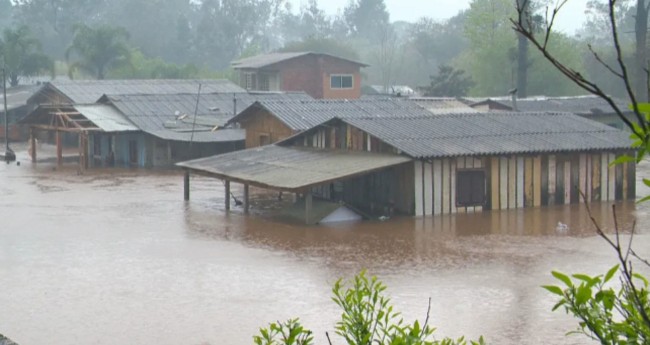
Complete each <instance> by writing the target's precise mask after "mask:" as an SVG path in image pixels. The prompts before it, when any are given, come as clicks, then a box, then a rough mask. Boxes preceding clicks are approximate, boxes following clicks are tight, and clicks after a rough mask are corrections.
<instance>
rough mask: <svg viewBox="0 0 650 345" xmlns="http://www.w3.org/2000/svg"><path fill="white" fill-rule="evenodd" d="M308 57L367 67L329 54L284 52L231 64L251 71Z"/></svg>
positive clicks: (252, 57) (236, 67)
mask: <svg viewBox="0 0 650 345" xmlns="http://www.w3.org/2000/svg"><path fill="white" fill-rule="evenodd" d="M308 55H320V56H327V57H330V58H334V59H338V60H343V61H347V62H349V63H353V64H356V65H359V66H361V67H367V66H368V65H366V64H364V63H361V62H358V61H354V60H350V59H346V58H342V57H339V56H334V55H330V54H324V53H315V52H285V53H270V54H262V55H256V56H251V57H247V58H244V59H239V60H236V61H233V62H232V64H231V65H232V67H233V68H234V69H245V68H251V69H256V68H264V67H268V66H271V65H275V64H277V63H280V62H283V61H288V60H291V59H295V58H297V57H302V56H308Z"/></svg>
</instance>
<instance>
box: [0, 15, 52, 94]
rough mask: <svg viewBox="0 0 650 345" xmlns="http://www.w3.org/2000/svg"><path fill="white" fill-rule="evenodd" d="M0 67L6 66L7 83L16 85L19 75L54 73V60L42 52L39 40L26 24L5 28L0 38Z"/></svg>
mask: <svg viewBox="0 0 650 345" xmlns="http://www.w3.org/2000/svg"><path fill="white" fill-rule="evenodd" d="M0 63H1V64H2V65H0V67H4V68H6V71H7V76H8V77H9V84H10V85H11V86H16V85H18V82H19V79H20V77H21V76H34V75H38V74H41V73H44V72H45V73H50V74H51V75H53V74H54V62H53V61H52V59H50V57H49V56H47V55H45V54H43V52H42V50H41V42H40V41H39V40H38V39H36V38H34V37H33V36H32V33H31V31H30V30H29V28H28V27H27V26H21V27H19V28H17V29H15V30H12V29H5V30H4V31H3V32H2V38H1V39H0Z"/></svg>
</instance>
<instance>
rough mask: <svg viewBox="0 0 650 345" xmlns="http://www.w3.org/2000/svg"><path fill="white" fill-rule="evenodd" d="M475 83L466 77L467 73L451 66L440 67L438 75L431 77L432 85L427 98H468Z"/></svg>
mask: <svg viewBox="0 0 650 345" xmlns="http://www.w3.org/2000/svg"><path fill="white" fill-rule="evenodd" d="M473 84H474V82H473V81H472V78H470V77H468V76H466V75H465V71H463V70H460V69H454V68H453V67H451V66H449V65H440V66H438V74H437V75H435V76H431V85H430V86H429V87H428V88H427V90H426V92H425V94H424V95H425V96H427V97H462V96H467V93H468V92H469V89H470V88H471V87H472V85H473Z"/></svg>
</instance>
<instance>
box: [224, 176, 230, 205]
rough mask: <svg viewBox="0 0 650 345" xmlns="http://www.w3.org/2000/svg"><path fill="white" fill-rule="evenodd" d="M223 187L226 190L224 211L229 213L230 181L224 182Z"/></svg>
mask: <svg viewBox="0 0 650 345" xmlns="http://www.w3.org/2000/svg"><path fill="white" fill-rule="evenodd" d="M224 185H225V190H226V199H225V202H226V211H230V180H226V181H225V183H224Z"/></svg>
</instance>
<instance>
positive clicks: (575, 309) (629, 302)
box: [543, 265, 650, 345]
mask: <svg viewBox="0 0 650 345" xmlns="http://www.w3.org/2000/svg"><path fill="white" fill-rule="evenodd" d="M620 268H621V266H620V265H616V266H614V267H612V268H611V269H610V270H609V271H607V273H606V274H604V275H597V276H589V275H586V274H574V275H572V276H571V277H569V276H567V275H565V274H563V273H560V272H555V271H554V272H552V273H553V276H554V277H555V278H556V279H557V280H559V281H560V282H561V283H562V284H560V285H547V286H543V288H544V289H546V290H548V291H549V292H550V293H552V294H554V295H557V296H559V297H560V299H559V301H558V302H557V303H556V304H555V306H554V307H553V310H556V309H558V308H560V307H563V308H564V310H565V311H566V312H567V313H568V314H572V315H573V316H575V317H576V318H577V319H578V320H580V321H579V326H578V329H577V330H575V331H573V332H570V333H579V334H584V335H586V336H588V337H590V338H592V339H594V340H598V341H600V343H601V344H612V345H614V344H647V343H648V342H650V324H649V323H648V322H647V319H645V318H646V317H647V315H648V314H650V303H649V300H648V281H647V280H646V279H645V278H644V277H643V276H641V275H638V274H633V275H632V277H631V278H632V280H633V281H634V282H633V283H634V284H635V286H641V287H640V288H635V290H634V291H633V290H632V289H631V288H630V285H629V284H628V283H626V282H625V280H624V284H623V285H622V287H619V288H613V287H611V286H610V284H608V283H609V282H610V281H611V280H612V278H613V277H614V276H615V275H616V272H617V271H619V270H620ZM623 274H625V273H623ZM644 315H645V316H644Z"/></svg>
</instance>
